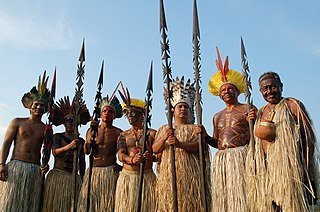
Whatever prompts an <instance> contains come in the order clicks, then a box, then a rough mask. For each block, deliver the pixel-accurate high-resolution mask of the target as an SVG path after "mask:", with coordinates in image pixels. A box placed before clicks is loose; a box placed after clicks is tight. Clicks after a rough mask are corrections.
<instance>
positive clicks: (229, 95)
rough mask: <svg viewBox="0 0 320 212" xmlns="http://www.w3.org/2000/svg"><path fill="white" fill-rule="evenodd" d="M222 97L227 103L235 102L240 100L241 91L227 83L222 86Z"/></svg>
mask: <svg viewBox="0 0 320 212" xmlns="http://www.w3.org/2000/svg"><path fill="white" fill-rule="evenodd" d="M219 96H220V98H221V99H222V100H223V101H224V102H225V103H231V104H232V103H235V102H237V101H238V96H239V91H238V89H237V88H236V87H235V86H234V85H233V84H230V83H226V84H224V85H222V86H221V87H220V95H219Z"/></svg>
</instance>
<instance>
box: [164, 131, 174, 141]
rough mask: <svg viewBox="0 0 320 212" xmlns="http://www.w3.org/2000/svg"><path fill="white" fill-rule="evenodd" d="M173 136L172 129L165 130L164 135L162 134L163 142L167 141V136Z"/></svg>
mask: <svg viewBox="0 0 320 212" xmlns="http://www.w3.org/2000/svg"><path fill="white" fill-rule="evenodd" d="M173 135H174V130H173V129H172V128H168V129H166V131H165V133H164V138H165V139H164V140H167V139H168V138H169V136H173Z"/></svg>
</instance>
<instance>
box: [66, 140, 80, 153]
mask: <svg viewBox="0 0 320 212" xmlns="http://www.w3.org/2000/svg"><path fill="white" fill-rule="evenodd" d="M80 144H81V141H80V139H74V140H72V141H71V143H70V144H68V145H67V150H69V149H72V150H74V149H76V148H77V147H78V146H79V145H80Z"/></svg>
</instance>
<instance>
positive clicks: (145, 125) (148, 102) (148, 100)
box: [137, 62, 153, 212]
mask: <svg viewBox="0 0 320 212" xmlns="http://www.w3.org/2000/svg"><path fill="white" fill-rule="evenodd" d="M152 94H153V87H152V62H151V66H150V72H149V79H148V84H147V89H146V95H147V96H146V99H145V104H146V110H145V115H144V117H145V118H144V123H143V140H142V141H143V143H142V154H144V153H145V152H146V151H147V139H148V134H147V133H148V126H151V116H152V115H151V114H150V111H151V109H152ZM144 166H145V161H143V162H141V163H140V178H139V193H138V210H137V211H138V212H140V211H141V202H142V188H143V175H144Z"/></svg>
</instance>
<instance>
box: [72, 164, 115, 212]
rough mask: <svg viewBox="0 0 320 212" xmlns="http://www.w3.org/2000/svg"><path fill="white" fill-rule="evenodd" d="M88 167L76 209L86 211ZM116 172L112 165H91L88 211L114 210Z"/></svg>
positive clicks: (105, 211)
mask: <svg viewBox="0 0 320 212" xmlns="http://www.w3.org/2000/svg"><path fill="white" fill-rule="evenodd" d="M88 178H89V169H87V171H86V173H85V176H84V180H83V184H82V188H81V192H80V195H79V200H78V211H86V205H87V190H88ZM117 179H118V174H117V173H116V172H114V171H113V165H112V166H108V167H93V168H92V176H91V187H90V211H99V212H100V211H101V212H102V211H104V212H107V211H108V212H109V211H110V212H113V211H114V201H115V190H116V183H117Z"/></svg>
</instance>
